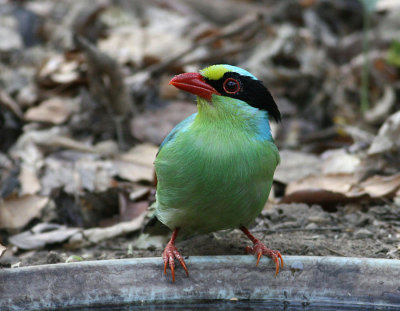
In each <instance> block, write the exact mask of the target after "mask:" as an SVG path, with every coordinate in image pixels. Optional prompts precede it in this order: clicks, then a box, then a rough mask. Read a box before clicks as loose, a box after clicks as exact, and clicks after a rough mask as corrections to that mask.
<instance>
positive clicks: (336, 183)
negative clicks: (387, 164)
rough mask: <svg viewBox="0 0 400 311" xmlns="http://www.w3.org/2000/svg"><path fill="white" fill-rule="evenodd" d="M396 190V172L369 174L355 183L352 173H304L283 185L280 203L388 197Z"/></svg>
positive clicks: (398, 185) (399, 181)
mask: <svg viewBox="0 0 400 311" xmlns="http://www.w3.org/2000/svg"><path fill="white" fill-rule="evenodd" d="M399 189H400V174H396V175H392V176H379V175H376V176H372V177H370V178H368V179H366V180H365V181H363V182H359V181H358V179H357V177H356V176H355V175H353V174H333V175H319V176H308V177H306V178H303V179H301V180H298V181H295V182H292V183H290V184H289V185H288V186H287V187H286V192H285V196H284V197H283V198H282V203H289V202H303V203H309V204H318V203H320V204H322V203H333V202H340V201H353V200H357V199H361V198H365V197H369V198H373V199H376V198H383V197H386V198H392V197H394V196H395V195H396V192H397V191H399Z"/></svg>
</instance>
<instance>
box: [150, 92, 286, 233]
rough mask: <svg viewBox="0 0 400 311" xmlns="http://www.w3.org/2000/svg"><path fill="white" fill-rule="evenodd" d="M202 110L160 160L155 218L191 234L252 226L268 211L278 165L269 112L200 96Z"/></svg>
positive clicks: (163, 150)
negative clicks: (262, 212) (257, 218)
mask: <svg viewBox="0 0 400 311" xmlns="http://www.w3.org/2000/svg"><path fill="white" fill-rule="evenodd" d="M197 106H198V113H197V114H195V115H193V116H192V117H189V118H188V119H186V120H185V121H183V122H182V123H181V124H180V125H178V126H177V127H176V128H175V129H174V130H173V132H172V133H171V134H170V135H169V137H167V139H166V141H165V142H164V143H163V145H162V147H161V148H160V151H159V154H158V156H157V158H156V161H155V169H156V174H157V179H158V184H157V194H156V199H157V202H156V215H157V217H158V219H159V220H160V221H161V222H162V223H164V224H165V225H167V226H168V227H169V228H171V229H175V228H178V227H179V228H181V230H182V231H185V232H187V233H207V232H213V231H217V230H222V229H229V228H238V227H239V226H241V225H243V226H247V225H248V224H249V223H251V222H252V221H253V220H254V219H255V218H256V217H257V215H258V214H259V213H260V212H261V210H262V209H263V207H264V205H265V202H266V201H267V199H268V195H269V192H270V190H271V185H272V179H273V174H274V171H275V168H276V166H277V165H278V163H279V152H278V149H277V148H276V146H275V144H274V142H273V140H272V138H271V134H270V129H269V123H268V113H267V112H265V111H261V110H259V109H257V108H253V107H251V106H249V105H248V104H247V103H245V102H243V101H241V100H238V99H233V98H230V97H225V96H218V95H213V96H212V100H211V102H209V101H207V100H205V99H203V98H200V97H198V104H197Z"/></svg>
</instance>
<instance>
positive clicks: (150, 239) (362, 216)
mask: <svg viewBox="0 0 400 311" xmlns="http://www.w3.org/2000/svg"><path fill="white" fill-rule="evenodd" d="M361 210H362V209H361ZM399 214H400V206H399V205H396V204H392V205H377V206H375V207H370V208H365V210H364V211H360V208H359V206H354V205H353V206H352V205H346V206H342V207H339V208H338V209H337V211H335V212H327V211H324V210H323V209H322V208H321V207H320V206H317V205H314V206H307V205H305V204H280V205H274V206H271V207H269V208H267V209H265V210H264V211H263V212H262V214H261V215H260V216H259V217H258V218H257V219H256V223H255V226H254V227H253V228H252V230H251V232H252V233H253V234H254V235H255V236H257V237H258V238H260V239H261V240H262V241H264V243H265V244H266V245H267V246H269V247H270V248H272V249H277V250H279V251H280V252H281V253H282V254H283V256H285V255H305V256H348V257H370V258H389V259H400V244H399V237H400V221H399V220H398V215H399ZM165 233H166V234H163V235H162V237H160V236H154V235H148V234H147V233H141V234H132V235H131V236H124V237H120V238H117V239H112V240H108V241H104V242H101V243H99V244H98V245H95V246H91V247H85V248H82V249H76V250H68V249H65V248H63V246H62V245H59V246H57V247H54V246H52V247H51V250H50V248H49V249H48V250H47V249H43V250H38V251H29V252H20V253H16V254H15V255H14V256H10V255H7V253H6V254H5V256H3V258H1V260H0V265H1V266H3V267H10V266H11V265H15V264H17V265H19V266H28V265H38V264H53V263H60V262H66V261H67V262H69V261H77V260H103V259H118V258H132V257H160V256H161V253H162V250H163V245H164V244H165V243H166V241H167V239H168V238H169V233H168V232H167V231H165ZM248 243H249V241H248V240H247V238H246V237H245V236H244V235H243V234H242V233H241V232H240V231H239V230H226V231H220V232H216V233H212V234H208V235H197V236H191V237H184V238H181V239H178V242H177V247H178V249H179V250H180V251H181V253H182V254H183V255H184V256H185V257H187V256H204V255H240V254H244V248H245V246H246V245H248ZM160 265H161V258H160Z"/></svg>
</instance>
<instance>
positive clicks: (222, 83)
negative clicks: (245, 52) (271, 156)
mask: <svg viewBox="0 0 400 311" xmlns="http://www.w3.org/2000/svg"><path fill="white" fill-rule="evenodd" d="M170 84H172V85H174V86H175V87H177V88H179V89H182V90H184V91H187V92H189V93H192V94H195V95H197V96H200V97H202V98H205V99H207V100H209V101H211V100H212V98H213V96H225V97H230V98H234V99H238V100H241V101H243V102H245V103H246V104H248V105H249V106H252V107H254V108H257V109H260V110H264V111H266V112H268V115H270V116H272V117H273V118H274V119H275V120H276V121H280V119H281V114H280V112H279V109H278V106H277V105H276V103H275V101H274V99H273V97H272V95H271V93H270V92H269V91H268V89H267V88H266V87H265V86H264V84H263V83H262V81H260V80H258V79H257V78H256V77H255V76H253V75H252V74H251V73H249V72H248V71H246V70H244V69H241V68H239V67H235V66H231V65H213V66H210V67H207V68H205V69H203V70H200V73H194V72H190V73H183V74H180V75H178V76H175V77H174V78H173V79H172V80H171V81H170Z"/></svg>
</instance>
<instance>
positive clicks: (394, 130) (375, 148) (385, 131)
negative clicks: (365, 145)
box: [368, 111, 400, 155]
mask: <svg viewBox="0 0 400 311" xmlns="http://www.w3.org/2000/svg"><path fill="white" fill-rule="evenodd" d="M399 133H400V111H397V112H396V113H394V114H392V115H391V116H390V117H389V118H387V119H386V121H385V123H383V125H382V126H381V128H380V129H379V132H378V135H376V137H375V139H374V140H373V142H372V144H371V147H369V150H368V155H373V154H377V153H383V152H388V151H391V150H393V149H395V148H400V140H399Z"/></svg>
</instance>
